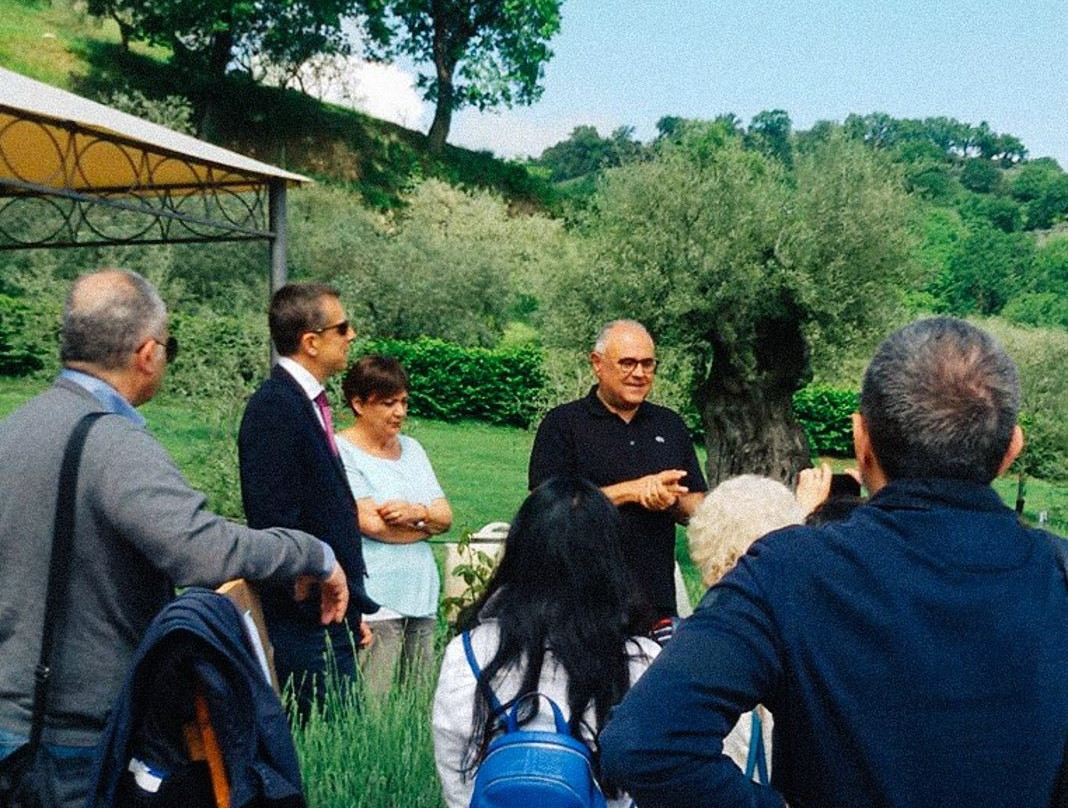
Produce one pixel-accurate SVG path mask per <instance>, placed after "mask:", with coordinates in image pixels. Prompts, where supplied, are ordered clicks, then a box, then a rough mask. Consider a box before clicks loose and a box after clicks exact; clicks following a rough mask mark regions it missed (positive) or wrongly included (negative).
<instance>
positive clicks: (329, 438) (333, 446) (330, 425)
mask: <svg viewBox="0 0 1068 808" xmlns="http://www.w3.org/2000/svg"><path fill="white" fill-rule="evenodd" d="M314 400H315V404H316V406H317V407H318V408H319V414H320V415H321V416H323V431H324V432H326V442H327V443H329V444H330V451H331V452H333V454H334V457H337V456H338V451H337V442H336V441H335V440H334V417H333V416H332V415H331V414H330V402H329V401H327V400H326V391H325V390H322V391H320V393H319V395H317V396H316V397H315V399H314Z"/></svg>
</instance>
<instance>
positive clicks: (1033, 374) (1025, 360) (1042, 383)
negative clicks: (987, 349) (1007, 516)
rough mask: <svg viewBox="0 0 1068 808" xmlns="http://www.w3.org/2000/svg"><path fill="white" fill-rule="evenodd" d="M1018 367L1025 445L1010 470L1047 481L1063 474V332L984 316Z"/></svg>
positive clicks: (1066, 426) (1067, 458)
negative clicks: (989, 318)
mask: <svg viewBox="0 0 1068 808" xmlns="http://www.w3.org/2000/svg"><path fill="white" fill-rule="evenodd" d="M979 325H980V326H981V327H982V328H985V329H987V330H988V331H990V332H991V333H992V334H993V335H994V336H995V337H997V338H998V339H999V340H1000V341H1001V343H1002V345H1004V346H1005V350H1006V351H1007V352H1008V353H1009V356H1011V357H1012V358H1013V360H1014V361H1015V362H1016V366H1017V367H1018V368H1019V371H1020V395H1021V403H1020V425H1021V426H1022V427H1023V430H1024V436H1025V438H1026V441H1027V442H1026V445H1025V446H1024V451H1023V454H1021V455H1020V459H1019V460H1017V461H1016V465H1015V466H1014V469H1015V470H1017V471H1023V472H1025V473H1026V474H1028V475H1030V476H1032V477H1041V478H1043V479H1046V480H1064V479H1068V374H1066V373H1065V372H1064V368H1065V367H1068V332H1066V331H1065V330H1063V329H1054V328H1021V327H1019V326H1012V325H1009V324H1008V323H1006V322H1005V321H1003V320H998V319H991V320H983V321H981V322H980V323H979Z"/></svg>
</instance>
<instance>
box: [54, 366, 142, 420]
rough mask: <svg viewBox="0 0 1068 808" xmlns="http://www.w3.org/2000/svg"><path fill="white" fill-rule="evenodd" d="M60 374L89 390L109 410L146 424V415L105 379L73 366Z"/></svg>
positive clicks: (64, 369) (62, 377)
mask: <svg viewBox="0 0 1068 808" xmlns="http://www.w3.org/2000/svg"><path fill="white" fill-rule="evenodd" d="M59 376H60V378H61V379H66V380H67V381H69V382H73V383H74V384H76V385H78V386H79V387H81V388H82V389H84V390H86V391H88V392H89V393H90V394H91V395H92V396H93V398H95V399H96V400H97V401H99V402H100V405H101V406H102V407H103V408H104V409H105V410H106V411H107V412H112V413H115V414H116V415H121V416H123V417H124V418H128V419H129V420H131V421H133V422H134V423H135V424H137V425H138V426H140V427H143V426H144V425H145V417H144V416H143V415H141V413H139V412H138V411H137V410H135V409H134V407H133V405H132V404H131V403H130V402H129V401H127V400H126V399H125V398H123V397H122V396H121V395H120V394H119V391H118V390H116V389H115V388H114V387H112V386H111V385H110V384H108V383H107V382H106V381H104V380H103V379H98V378H97V377H96V376H90V375H89V374H88V373H83V372H82V371H80V370H72V369H71V368H63V370H61V371H60V372H59Z"/></svg>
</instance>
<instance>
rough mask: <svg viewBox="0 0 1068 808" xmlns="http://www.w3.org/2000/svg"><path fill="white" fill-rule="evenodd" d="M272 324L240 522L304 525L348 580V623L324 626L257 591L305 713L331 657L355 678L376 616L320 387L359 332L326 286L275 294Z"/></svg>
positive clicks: (250, 420)
mask: <svg viewBox="0 0 1068 808" xmlns="http://www.w3.org/2000/svg"><path fill="white" fill-rule="evenodd" d="M269 324H270V331H271V340H272V341H273V342H274V346H275V349H276V350H277V352H278V354H279V356H280V358H279V360H278V364H277V365H275V367H274V368H273V369H272V371H271V376H270V378H269V379H267V380H266V381H265V382H264V383H263V385H261V387H260V389H259V390H257V391H256V393H255V394H253V396H252V398H251V399H250V400H249V403H248V406H247V407H246V408H245V414H244V417H243V418H242V420H241V430H240V433H239V435H238V453H239V459H240V467H241V498H242V500H243V503H244V507H245V517H246V518H247V520H248V524H249V526H250V527H292V528H300V529H301V530H305V531H307V532H308V533H311V534H312V535H314V536H318V537H319V538H321V539H322V540H323V541H325V542H326V543H327V544H329V545H330V547H332V548H333V550H334V553H335V554H336V555H337V559H338V561H339V562H340V564H341V566H342V568H343V569H344V571H345V574H346V575H347V576H348V581H349V592H350V595H349V612H348V619H347V621H346V623H344V624H342V625H338V626H330V627H328V628H326V629H324V628H323V627H322V626H321V625H320V623H319V621H318V619H317V616H316V615H314V614H313V613H312V611H311V610H310V609H308V608H307V607H304V606H302V605H301V604H297V603H295V602H294V601H293V597H292V594H291V593H286V592H283V591H282V590H280V589H279V590H275V589H267V590H265V591H264V592H263V610H264V617H265V618H266V621H267V630H268V633H269V635H270V639H271V643H272V644H273V645H274V650H275V667H276V669H277V671H278V676H279V681H281V682H283V683H284V682H285V681H286V680H287V679H289V677H290V676H292V677H293V682H294V687H295V688H296V692H297V699H298V705H299V707H300V710H301V713H302V714H304V715H306V714H307V711H308V709H309V708H310V706H311V703H312V695H313V693H315V692H316V691H318V692H319V693H322V692H323V683H324V677H325V675H326V670H327V660H328V659H329V662H330V666H331V671H332V672H336V673H337V674H339V675H341V676H355V671H356V653H355V650H356V647H357V646H362V645H365V644H366V643H367V642H368V641H369V639H370V632H369V630H367V628H366V625H365V624H363V622H362V620H361V614H370V613H372V612H375V611H377V609H378V605H377V604H376V603H374V602H373V601H371V600H370V599H369V598H368V597H367V594H366V592H365V590H364V585H363V579H364V576H365V574H366V571H365V567H364V562H363V554H362V551H361V540H360V532H359V528H358V526H357V518H356V502H355V500H354V499H353V497H352V492H351V490H350V489H349V484H348V481H347V479H346V478H345V471H344V469H343V468H342V466H341V462H340V460H339V459H338V456H337V449H336V444H335V443H334V436H333V422H332V418H331V413H330V409H329V405H328V404H327V402H326V391H325V390H324V388H323V383H324V382H325V381H326V380H327V379H328V378H329V377H330V376H332V375H333V374H335V373H338V372H340V371H342V370H344V369H345V367H346V365H347V364H348V355H349V345H350V344H351V343H352V340H353V339H355V337H356V332H355V331H354V330H353V328H352V326H350V325H349V321H348V320H347V319H346V317H345V311H344V308H343V307H342V305H341V300H340V297H339V294H338V291H337V290H336V289H334V288H333V287H331V286H326V285H322V284H310V283H303V284H290V285H288V286H284V287H282V288H281V289H279V290H278V291H277V292H276V293H275V295H274V297H273V298H272V299H271V308H270V313H269ZM328 647H329V650H330V655H329V657H327V655H326V652H327V649H328ZM316 680H318V681H316Z"/></svg>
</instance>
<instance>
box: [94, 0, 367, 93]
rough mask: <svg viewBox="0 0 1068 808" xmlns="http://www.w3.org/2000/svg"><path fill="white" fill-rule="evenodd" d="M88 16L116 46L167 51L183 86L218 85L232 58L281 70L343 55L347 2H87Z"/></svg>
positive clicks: (349, 4)
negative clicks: (111, 32) (134, 44)
mask: <svg viewBox="0 0 1068 808" xmlns="http://www.w3.org/2000/svg"><path fill="white" fill-rule="evenodd" d="M88 9H89V13H91V14H94V15H96V16H99V17H110V18H111V19H113V20H115V22H116V23H117V24H118V25H119V28H120V31H121V32H122V39H123V42H124V43H127V42H128V41H129V40H131V39H134V40H141V41H145V42H148V43H151V44H153V45H162V46H165V47H168V48H170V49H172V52H173V54H174V59H175V61H176V63H177V64H179V65H180V66H181V67H182V68H184V69H185V70H187V71H188V75H189V77H190V79H192V80H194V81H196V82H197V83H201V84H203V83H206V82H211V81H217V80H218V79H221V78H222V77H223V76H224V75H225V73H226V69H227V66H228V65H229V64H230V61H231V59H232V58H234V57H236V58H237V59H238V60H239V61H243V62H244V63H245V64H246V66H248V65H250V64H251V63H253V62H254V61H256V60H261V61H262V62H267V63H271V64H276V65H282V66H285V67H286V68H292V67H294V66H299V65H300V64H302V63H303V62H304V61H306V60H307V59H309V58H311V57H312V56H314V55H316V54H319V53H337V52H343V51H344V50H345V47H346V39H345V36H344V33H343V32H342V29H341V23H342V21H343V19H344V18H345V17H347V16H349V15H350V14H351V12H352V9H353V0H299V1H298V2H293V0H260V1H259V2H255V3H252V2H233V0H201V2H197V3H189V2H186V1H185V0H89V3H88Z"/></svg>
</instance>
